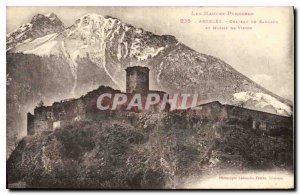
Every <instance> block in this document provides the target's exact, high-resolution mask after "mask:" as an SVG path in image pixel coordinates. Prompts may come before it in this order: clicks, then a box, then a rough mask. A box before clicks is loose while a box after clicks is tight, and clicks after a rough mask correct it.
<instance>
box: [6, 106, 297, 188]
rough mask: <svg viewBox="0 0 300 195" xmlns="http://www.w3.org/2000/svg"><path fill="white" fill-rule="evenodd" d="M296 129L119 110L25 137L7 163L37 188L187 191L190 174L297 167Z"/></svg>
mask: <svg viewBox="0 0 300 195" xmlns="http://www.w3.org/2000/svg"><path fill="white" fill-rule="evenodd" d="M292 151H293V138H292V132H286V131H280V130H278V131H277V132H273V133H272V134H266V133H264V132H262V131H256V130H253V129H249V127H248V128H247V125H245V124H243V123H237V122H233V121H223V122H217V121H212V120H205V119H203V120H200V119H198V118H191V117H190V116H189V115H187V114H186V112H179V111H174V112H167V113H156V114H154V113H153V114H149V113H139V114H137V113H126V114H123V113H120V112H119V113H114V114H112V115H105V116H101V115H99V116H95V117H94V118H90V120H88V121H87V120H85V121H81V122H74V123H73V124H71V125H69V126H67V127H66V128H63V129H58V130H55V131H53V132H43V133H38V134H35V135H32V136H27V137H25V138H24V139H23V140H22V141H21V142H20V143H19V144H18V146H17V148H16V149H15V150H14V151H13V153H12V155H11V156H10V158H9V159H8V161H7V171H8V174H7V175H8V184H13V183H17V182H19V183H20V182H21V183H26V187H29V188H30V187H32V188H50V187H52V188H97V189H99V188H102V189H103V188H104V189H107V188H131V189H132V188H134V189H139V188H143V189H145V188H147V189H151V188H183V187H184V186H182V185H183V183H184V182H185V181H186V180H187V179H188V178H191V177H193V178H198V179H201V178H202V179H203V178H205V176H206V175H209V174H212V173H216V172H222V171H225V170H227V171H228V170H231V171H249V170H250V171H251V170H256V171H259V170H264V171H266V170H273V169H280V170H287V171H292V170H293V154H292Z"/></svg>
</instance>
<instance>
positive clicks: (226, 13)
mask: <svg viewBox="0 0 300 195" xmlns="http://www.w3.org/2000/svg"><path fill="white" fill-rule="evenodd" d="M51 12H53V13H55V14H56V15H57V16H58V17H59V18H60V19H61V21H62V22H63V23H64V24H65V26H70V25H72V24H73V23H74V22H75V20H77V19H79V18H80V17H82V16H83V15H85V14H87V13H97V14H101V15H110V16H113V17H116V18H119V19H120V20H122V21H123V22H125V23H127V24H131V25H133V26H135V27H137V28H143V29H144V30H147V31H151V32H153V33H155V34H158V35H163V34H169V35H173V36H175V37H176V38H177V39H178V40H179V41H180V42H182V43H184V44H185V45H187V46H189V47H190V48H192V49H194V50H196V51H198V52H200V53H205V54H208V55H212V56H215V57H217V58H219V59H221V60H223V61H225V62H226V63H228V64H229V65H231V66H232V67H233V68H235V69H236V70H238V71H239V72H241V73H242V74H244V75H246V76H247V77H249V78H250V79H252V80H254V81H255V82H257V83H258V84H260V85H262V86H263V87H265V88H266V89H268V90H270V91H272V92H273V93H275V94H278V95H280V96H282V97H284V98H287V99H289V100H291V101H293V99H294V57H293V55H294V54H293V50H294V49H293V47H294V46H293V42H294V40H293V32H294V31H293V23H294V22H293V10H292V8H291V7H268V8H266V7H7V20H6V21H7V22H6V28H7V33H9V32H11V31H12V30H14V29H16V28H18V27H19V26H21V25H22V24H24V23H27V22H30V20H31V18H32V17H33V16H34V15H35V14H37V13H41V14H47V13H51ZM199 14H201V15H199ZM207 14H209V15H207ZM207 20H211V21H212V22H215V21H221V22H222V23H209V24H207V23H203V22H202V23H199V21H207ZM181 21H183V22H184V23H182V22H181ZM188 21H190V23H189V22H188ZM246 21H247V22H248V23H245V22H246ZM252 21H256V23H252ZM259 21H262V22H259ZM266 21H268V23H266ZM232 22H235V23H232ZM242 22H243V23H242ZM214 26H215V27H218V30H212V29H213V27H214ZM206 27H210V29H207V28H206ZM226 27H227V29H230V30H224V28H226ZM231 27H232V28H233V27H235V29H234V30H232V29H231ZM238 27H246V28H248V30H245V29H243V30H242V29H239V28H238ZM249 28H251V29H249Z"/></svg>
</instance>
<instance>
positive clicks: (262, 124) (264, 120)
mask: <svg viewBox="0 0 300 195" xmlns="http://www.w3.org/2000/svg"><path fill="white" fill-rule="evenodd" d="M224 106H225V107H226V110H227V113H228V117H229V118H230V119H237V120H242V121H248V122H249V123H250V124H249V125H251V126H252V129H261V130H265V131H272V130H273V129H286V130H292V129H293V119H292V118H291V117H284V116H279V115H275V114H270V113H266V112H260V111H256V110H250V109H246V108H241V107H237V106H231V105H224Z"/></svg>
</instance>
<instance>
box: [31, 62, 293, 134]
mask: <svg viewBox="0 0 300 195" xmlns="http://www.w3.org/2000/svg"><path fill="white" fill-rule="evenodd" d="M104 93H110V94H117V93H122V94H125V95H126V96H127V97H132V96H133V94H135V93H140V94H142V101H143V102H144V101H145V99H146V96H147V94H149V93H156V94H159V96H161V97H162V96H164V95H165V94H167V93H165V92H162V91H151V90H150V89H149V69H148V68H147V67H140V66H133V67H128V68H127V69H126V92H121V91H120V90H114V89H112V88H110V87H105V86H100V87H99V88H98V89H96V90H93V91H91V92H88V93H87V94H86V95H84V96H81V97H80V98H78V99H68V100H62V101H60V102H54V103H53V104H52V106H44V105H40V106H37V107H36V108H35V109H34V114H31V113H27V135H33V134H35V133H38V132H42V131H53V130H55V129H58V128H61V127H63V126H65V125H67V124H69V123H70V122H72V121H78V120H82V119H85V118H88V117H89V116H92V115H96V114H108V113H110V112H116V111H99V109H97V106H96V105H97V98H98V97H99V96H100V95H101V94H104ZM160 103H161V102H159V103H158V104H157V105H153V106H151V107H150V109H149V110H147V111H148V112H149V111H150V112H158V111H159V109H158V106H159V105H160ZM106 104H108V105H111V104H112V102H111V101H110V100H107V101H106ZM196 108H197V109H186V110H181V111H180V112H185V113H186V115H188V116H190V117H192V118H195V117H196V118H200V119H209V120H216V121H223V120H230V121H233V122H241V121H242V122H244V123H247V124H248V125H249V127H250V128H252V129H258V130H262V131H272V130H275V129H277V130H278V129H281V130H284V131H285V130H287V131H290V132H291V131H292V129H293V119H292V117H284V116H279V115H275V114H270V113H266V112H261V111H256V110H250V109H246V108H242V107H238V106H233V105H226V104H225V105H223V104H221V103H220V102H218V101H214V102H210V103H206V104H201V105H198V106H197V107H196ZM117 111H124V112H144V111H143V110H142V111H141V110H136V109H132V110H129V111H128V110H125V109H124V107H122V106H120V107H118V109H117ZM145 111H146V110H145ZM167 111H170V110H168V109H167ZM175 111H176V110H175ZM170 112H171V111H170Z"/></svg>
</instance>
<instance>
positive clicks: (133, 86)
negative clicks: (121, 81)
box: [126, 66, 149, 93]
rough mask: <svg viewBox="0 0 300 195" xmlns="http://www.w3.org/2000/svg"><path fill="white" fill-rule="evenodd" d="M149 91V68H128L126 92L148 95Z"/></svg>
mask: <svg viewBox="0 0 300 195" xmlns="http://www.w3.org/2000/svg"><path fill="white" fill-rule="evenodd" d="M148 91H149V68H147V67H141V66H132V67H128V68H126V92H127V93H134V92H135V93H147V92H148Z"/></svg>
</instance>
